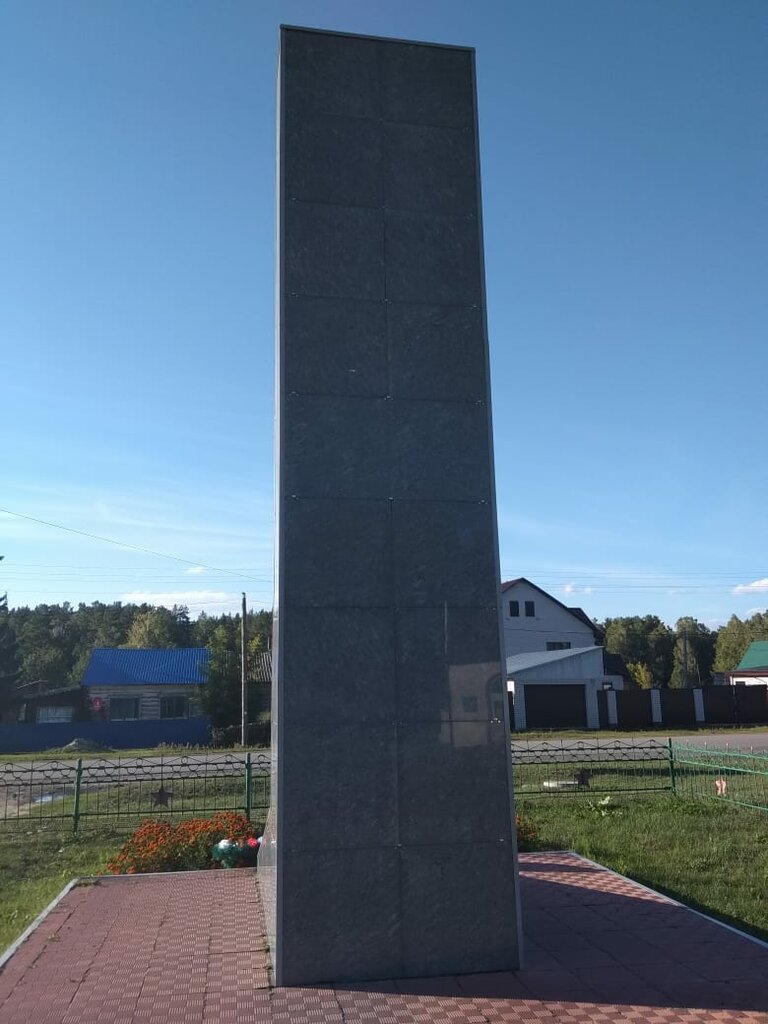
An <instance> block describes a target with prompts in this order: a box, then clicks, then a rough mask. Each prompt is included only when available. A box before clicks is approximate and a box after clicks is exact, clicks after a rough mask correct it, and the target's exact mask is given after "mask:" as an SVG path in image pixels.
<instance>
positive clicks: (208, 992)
mask: <svg viewBox="0 0 768 1024" xmlns="http://www.w3.org/2000/svg"><path fill="white" fill-rule="evenodd" d="M521 868H522V889H523V912H524V919H525V933H526V949H527V956H526V969H525V970H524V971H521V972H519V973H518V974H490V975H470V976H466V977H451V978H436V979H428V980H413V979H411V980H407V981H392V982H374V983H369V984H356V985H336V986H329V987H308V988H292V989H273V988H270V987H269V975H268V969H267V958H266V954H265V952H264V937H263V931H262V916H261V907H260V904H259V900H258V894H257V891H256V887H255V878H254V873H253V872H252V871H247V870H246V871H205V872H190V873H187V874H179V875H165V876H157V875H155V876H144V877H141V876H135V877H129V878H105V879H102V880H101V881H100V882H99V884H98V885H82V886H77V887H76V888H74V889H73V890H72V891H71V892H70V893H68V894H67V895H66V896H65V897H64V899H63V900H62V901H61V902H60V903H59V905H58V906H57V907H56V909H55V910H54V911H53V912H52V913H51V914H50V915H49V916H48V917H47V918H46V919H45V920H44V921H43V923H42V925H41V926H40V927H38V929H37V930H36V931H35V932H34V933H33V935H32V936H31V937H30V938H29V939H28V940H27V941H26V942H25V943H24V944H23V946H22V947H21V948H20V949H19V950H18V951H17V952H16V953H15V954H14V956H13V957H11V959H10V960H9V961H8V963H7V964H6V966H5V968H4V969H3V971H2V973H0V1022H1V1024H96V1022H99V1024H132V1022H137V1024H192V1022H195V1024H219V1022H220V1024H246V1022H248V1024H250V1022H264V1024H326V1022H328V1024H377V1022H381V1024H465V1022H472V1024H505V1022H510V1024H522V1022H541V1021H543V1022H556V1021H563V1022H566V1024H576V1022H579V1024H589V1022H594V1024H622V1022H626V1021H631V1022H636V1024H642V1022H646V1021H647V1022H649V1024H694V1022H696V1024H711V1022H715V1021H718V1022H730V1021H734V1022H735V1021H751V1022H762V1024H768V949H766V948H765V947H763V946H760V945H758V944H756V943H753V942H750V941H748V940H747V939H744V938H742V937H741V936H739V935H737V934H735V933H733V932H731V931H729V930H727V929H725V928H722V927H720V926H718V925H715V924H713V923H710V922H708V921H706V920H703V919H702V918H700V917H698V916H697V915H695V914H693V913H692V912H691V911H689V910H686V909H685V908H683V907H679V906H678V905H677V904H675V903H672V902H671V901H669V900H666V899H664V898H663V897H661V896H657V895H656V894H654V893H650V892H648V891H647V890H645V889H643V888H642V887H640V886H637V885H635V884H634V883H631V882H627V881H625V880H624V879H621V878H619V877H617V876H616V875H612V874H611V873H610V872H607V871H605V870H603V869H602V868H599V867H598V866H597V865H594V864H591V863H589V862H588V861H583V860H581V859H579V858H578V857H575V856H573V855H572V854H563V853H548V854H525V855H523V856H522V857H521Z"/></svg>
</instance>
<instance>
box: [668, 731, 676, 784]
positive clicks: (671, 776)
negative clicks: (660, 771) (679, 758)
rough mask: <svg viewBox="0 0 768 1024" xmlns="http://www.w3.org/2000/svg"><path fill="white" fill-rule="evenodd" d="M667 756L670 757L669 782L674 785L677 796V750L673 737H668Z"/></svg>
mask: <svg viewBox="0 0 768 1024" xmlns="http://www.w3.org/2000/svg"><path fill="white" fill-rule="evenodd" d="M667 756H668V757H669V783H670V786H671V787H672V794H673V795H674V796H677V781H676V779H675V750H674V747H673V746H672V737H671V736H670V737H669V738H668V739H667Z"/></svg>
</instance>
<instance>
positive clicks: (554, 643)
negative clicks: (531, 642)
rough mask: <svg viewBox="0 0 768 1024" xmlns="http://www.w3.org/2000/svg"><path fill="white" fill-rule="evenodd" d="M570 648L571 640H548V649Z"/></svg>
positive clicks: (561, 649)
mask: <svg viewBox="0 0 768 1024" xmlns="http://www.w3.org/2000/svg"><path fill="white" fill-rule="evenodd" d="M570 649H571V641H570V640H547V650H548V651H569V650H570Z"/></svg>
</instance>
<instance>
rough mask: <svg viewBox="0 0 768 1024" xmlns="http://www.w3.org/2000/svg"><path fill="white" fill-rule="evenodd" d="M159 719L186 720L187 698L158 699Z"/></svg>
mask: <svg viewBox="0 0 768 1024" xmlns="http://www.w3.org/2000/svg"><path fill="white" fill-rule="evenodd" d="M160 717H161V718H186V717H187V698H186V697H161V698H160Z"/></svg>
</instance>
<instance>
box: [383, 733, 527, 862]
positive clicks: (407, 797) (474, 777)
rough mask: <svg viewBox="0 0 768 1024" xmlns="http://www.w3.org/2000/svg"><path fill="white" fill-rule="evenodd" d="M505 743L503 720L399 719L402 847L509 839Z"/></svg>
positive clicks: (506, 739) (506, 740) (507, 740)
mask: <svg viewBox="0 0 768 1024" xmlns="http://www.w3.org/2000/svg"><path fill="white" fill-rule="evenodd" d="M508 743H509V737H508V736H507V733H506V729H505V727H504V723H503V722H494V721H491V722H487V721H477V722H467V721H464V722H458V721H442V722H427V723H425V722H401V723H400V724H399V726H398V752H399V764H398V767H399V791H400V841H401V842H402V843H403V845H404V846H413V845H420V844H423V843H433V844H449V843H451V842H456V843H483V842H493V841H498V840H501V839H504V840H509V839H510V837H511V826H510V798H509V792H508V785H507V762H506V757H507V750H506V748H507V745H508Z"/></svg>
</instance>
